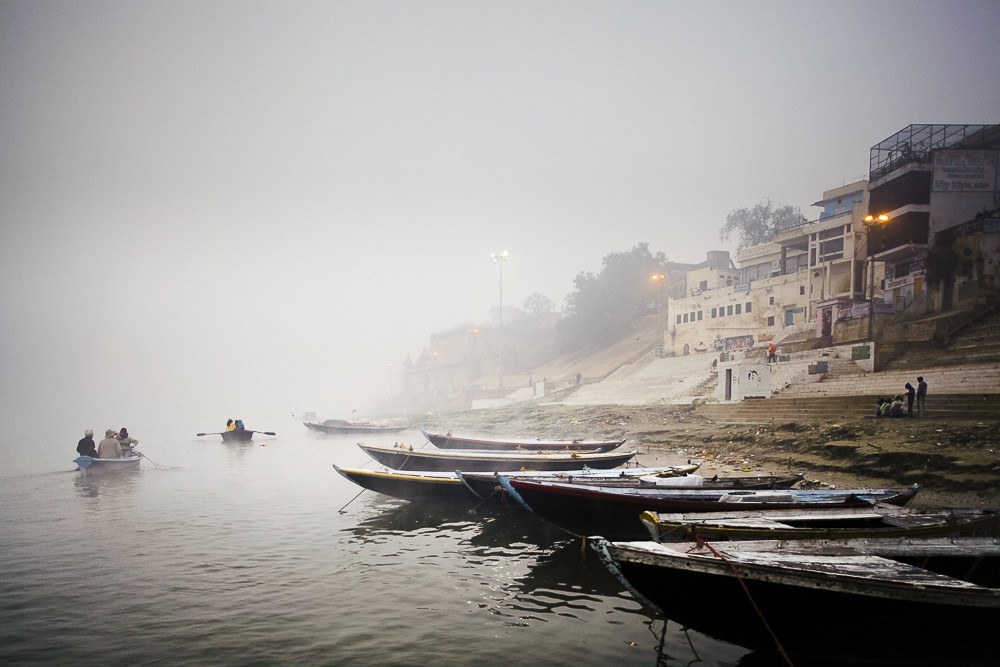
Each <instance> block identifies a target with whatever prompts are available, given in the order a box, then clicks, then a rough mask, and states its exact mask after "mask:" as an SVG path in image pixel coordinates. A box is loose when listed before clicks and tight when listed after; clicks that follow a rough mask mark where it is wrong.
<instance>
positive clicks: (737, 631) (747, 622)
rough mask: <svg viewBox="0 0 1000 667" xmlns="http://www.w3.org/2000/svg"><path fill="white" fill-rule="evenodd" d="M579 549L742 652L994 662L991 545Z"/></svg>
mask: <svg viewBox="0 0 1000 667" xmlns="http://www.w3.org/2000/svg"><path fill="white" fill-rule="evenodd" d="M590 542H591V545H592V546H593V547H594V548H595V550H596V551H597V552H598V554H599V555H600V556H601V560H602V561H603V562H604V563H605V565H607V566H608V569H609V570H610V571H611V572H612V573H614V574H615V575H616V576H617V577H619V579H620V580H621V581H622V583H623V584H624V585H625V587H626V588H627V589H628V590H629V591H630V592H632V593H633V594H634V595H636V596H637V597H638V598H639V600H640V601H642V602H644V603H647V604H649V605H651V606H652V607H654V608H656V609H658V610H659V611H660V612H661V613H663V614H664V615H665V616H666V617H667V618H669V619H672V620H674V621H676V622H678V623H680V624H682V625H684V626H687V627H691V628H693V629H696V630H699V631H701V632H704V633H706V634H709V635H713V636H715V637H718V638H720V639H724V640H726V641H730V642H734V643H736V644H739V645H742V646H746V647H749V648H753V649H757V650H760V651H775V652H780V653H783V654H785V656H789V657H790V658H792V659H796V660H799V659H801V660H822V661H823V664H849V663H855V662H861V661H863V662H865V663H866V664H868V663H871V664H897V665H903V664H905V665H981V664H982V665H995V664H996V660H997V657H996V644H995V641H994V635H995V633H996V628H997V627H1000V542H998V540H997V539H995V538H956V539H952V538H932V539H908V538H906V539H899V538H881V539H866V540H788V541H780V540H757V541H735V542H718V543H716V544H708V543H698V544H695V545H692V544H690V543H658V542H649V541H646V542H611V541H607V540H604V539H602V538H592V539H591V540H590ZM765 624H766V625H765ZM921 633H927V639H924V640H921V639H920V636H921ZM785 662H786V663H790V662H791V661H790V660H786V661H785ZM795 664H799V663H798V662H796V663H795Z"/></svg>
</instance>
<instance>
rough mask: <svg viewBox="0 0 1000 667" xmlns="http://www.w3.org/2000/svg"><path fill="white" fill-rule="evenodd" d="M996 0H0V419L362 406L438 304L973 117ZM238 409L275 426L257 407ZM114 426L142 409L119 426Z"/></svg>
mask: <svg viewBox="0 0 1000 667" xmlns="http://www.w3.org/2000/svg"><path fill="white" fill-rule="evenodd" d="M998 28H1000V4H997V3H995V2H948V3H946V2H874V3H867V2H853V1H848V2H816V3H807V4H802V3H794V2H764V3H754V4H746V3H730V2H701V3H676V2H635V3H627V4H621V3H614V2H543V3H527V2H514V3H469V2H457V1H454V2H435V1H431V2H423V3H392V2H291V3H278V2H213V3H199V2H169V3H168V2H79V3H77V2H45V3H41V2H12V1H9V0H3V1H0V82H2V84H3V90H4V95H3V96H2V98H0V142H2V144H0V148H2V150H0V154H2V157H0V160H2V162H0V170H2V172H0V173H2V177H0V201H2V202H3V206H2V213H0V215H2V219H0V337H2V346H0V375H2V377H3V380H2V382H0V392H2V393H0V417H2V420H3V423H4V424H5V425H7V426H8V427H9V428H10V427H13V428H14V432H15V433H17V432H21V431H24V430H25V429H30V428H37V427H39V425H48V424H58V425H59V426H72V427H73V428H77V426H76V425H78V428H79V430H81V431H82V429H83V428H86V427H92V428H94V429H95V430H98V429H101V430H103V428H105V427H108V426H111V427H116V428H117V427H120V426H122V425H127V426H129V428H130V430H132V431H133V432H138V431H141V430H143V429H144V428H145V429H149V430H152V429H153V427H154V426H156V427H159V426H161V425H163V424H165V423H171V424H183V428H184V429H185V430H191V431H192V432H194V431H207V430H216V427H218V428H221V426H222V425H223V424H224V422H225V419H226V418H228V417H242V418H243V419H244V420H245V421H246V423H247V426H248V427H255V425H256V424H258V422H264V421H266V420H267V419H269V418H272V419H273V418H274V417H275V416H279V415H280V416H283V417H286V416H289V415H291V414H292V413H293V412H301V411H304V410H315V411H317V412H318V413H319V414H320V416H323V417H343V416H349V415H350V412H351V410H353V409H358V410H364V409H366V406H368V405H370V404H371V401H372V400H377V399H379V398H381V397H382V396H385V395H387V394H388V393H389V392H391V391H392V389H393V387H398V381H396V380H395V379H394V375H395V374H397V373H398V372H399V368H400V364H401V363H402V362H403V360H405V359H406V357H407V356H411V357H412V358H414V359H415V358H416V356H417V355H418V354H419V353H420V351H421V350H422V349H423V347H424V346H425V345H426V344H427V342H428V337H429V335H430V334H431V333H432V332H435V331H442V330H447V329H450V328H453V327H456V326H460V325H462V324H464V323H484V322H487V321H488V320H489V317H490V313H491V310H492V309H494V308H496V307H497V306H498V305H499V304H498V300H499V289H498V288H499V281H498V278H499V276H498V269H497V267H496V265H494V264H493V263H492V262H491V261H490V254H491V253H494V252H497V251H500V250H507V251H509V252H510V254H511V259H510V261H509V262H507V263H506V264H505V265H504V268H503V298H504V304H505V305H507V306H520V305H521V304H522V303H523V302H524V300H525V299H526V298H527V297H528V296H530V295H532V294H533V293H536V292H537V293H541V294H543V295H544V296H546V297H548V298H549V299H551V300H552V301H553V302H554V303H555V304H556V307H557V308H561V307H562V305H563V302H564V299H565V297H566V295H567V294H568V293H569V292H570V291H571V290H572V288H573V278H574V277H575V276H576V274H577V273H579V272H581V271H590V272H594V273H597V272H599V271H600V269H601V260H602V259H603V257H604V256H606V255H607V254H609V253H612V252H621V251H627V250H629V249H631V248H632V247H633V246H634V245H636V244H637V243H640V242H646V243H648V244H649V246H650V249H651V251H653V252H657V251H662V252H664V253H665V254H666V255H667V257H668V258H670V259H671V260H674V261H678V262H692V263H693V262H700V261H702V260H704V259H705V256H706V253H707V252H708V251H709V250H712V249H728V250H732V249H733V244H732V243H722V242H720V241H719V229H720V227H722V225H723V224H724V223H725V218H726V215H727V214H728V213H729V212H730V211H732V210H734V209H737V208H743V207H748V206H753V205H754V204H756V203H757V202H759V201H760V200H761V199H762V198H763V197H770V198H771V199H772V200H774V201H777V202H781V203H785V204H791V205H793V206H796V207H800V208H801V210H802V213H803V215H805V216H806V217H807V218H809V219H815V218H816V217H817V216H818V214H819V209H817V208H814V207H812V206H811V204H812V203H813V202H815V201H817V200H819V199H820V198H821V196H822V193H823V191H824V190H828V189H831V188H834V187H838V186H840V185H843V184H845V183H850V182H853V181H857V180H859V179H862V178H865V177H866V176H867V171H868V156H869V153H868V152H869V148H870V147H871V146H872V145H873V144H875V143H877V142H879V141H881V140H882V139H884V138H886V137H888V136H889V135H891V134H893V133H895V132H896V131H898V130H900V129H902V128H903V127H905V126H907V125H910V124H913V123H955V124H962V123H996V122H998V120H1000V119H998V117H997V114H998V110H1000V86H997V84H996V76H997V73H998V72H1000V52H998V50H997V49H996V44H995V40H996V35H997V32H998ZM258 427H262V428H271V426H270V425H268V424H266V423H264V424H262V425H260V426H258ZM140 437H141V436H140Z"/></svg>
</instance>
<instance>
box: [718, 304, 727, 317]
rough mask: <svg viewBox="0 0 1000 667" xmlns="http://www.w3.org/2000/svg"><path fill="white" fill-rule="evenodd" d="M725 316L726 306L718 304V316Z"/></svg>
mask: <svg viewBox="0 0 1000 667" xmlns="http://www.w3.org/2000/svg"><path fill="white" fill-rule="evenodd" d="M725 316H726V307H725V306H719V317H725Z"/></svg>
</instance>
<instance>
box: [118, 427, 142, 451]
mask: <svg viewBox="0 0 1000 667" xmlns="http://www.w3.org/2000/svg"><path fill="white" fill-rule="evenodd" d="M115 437H116V438H118V444H119V445H121V448H122V452H126V453H130V452H131V451H132V448H133V446H134V445H138V444H139V441H138V440H136V439H135V438H133V437H131V436H129V434H128V429H127V428H125V427H124V426H122V430H121V431H119V432H118V435H116V436H115Z"/></svg>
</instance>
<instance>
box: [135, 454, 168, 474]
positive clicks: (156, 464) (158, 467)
mask: <svg viewBox="0 0 1000 667" xmlns="http://www.w3.org/2000/svg"><path fill="white" fill-rule="evenodd" d="M139 456H141V457H142V458H144V459H146V460H147V461H149V462H150V463H152V464H153V467H154V468H156V469H157V470H170V466H164V465H160V464H159V463H157V462H156V461H154V460H153V459H151V458H149V457H148V456H146V455H145V454H143V453H142V452H139Z"/></svg>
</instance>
